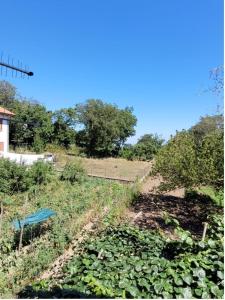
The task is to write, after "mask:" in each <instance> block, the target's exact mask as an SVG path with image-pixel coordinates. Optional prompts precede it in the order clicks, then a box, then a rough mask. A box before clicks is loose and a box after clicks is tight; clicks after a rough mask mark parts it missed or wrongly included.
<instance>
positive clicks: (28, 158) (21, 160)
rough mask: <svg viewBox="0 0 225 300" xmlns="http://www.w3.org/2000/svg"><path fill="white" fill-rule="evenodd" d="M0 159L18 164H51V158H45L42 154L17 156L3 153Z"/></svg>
mask: <svg viewBox="0 0 225 300" xmlns="http://www.w3.org/2000/svg"><path fill="white" fill-rule="evenodd" d="M2 157H4V158H8V159H9V160H12V161H15V162H16V163H18V164H24V165H27V166H29V165H32V164H33V163H34V162H35V161H38V160H42V161H45V162H53V156H50V157H46V156H45V155H44V154H19V153H10V152H7V153H3V155H2Z"/></svg>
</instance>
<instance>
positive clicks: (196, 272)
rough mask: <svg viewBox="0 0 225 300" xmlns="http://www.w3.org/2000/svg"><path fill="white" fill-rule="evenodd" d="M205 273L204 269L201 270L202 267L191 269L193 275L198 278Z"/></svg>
mask: <svg viewBox="0 0 225 300" xmlns="http://www.w3.org/2000/svg"><path fill="white" fill-rule="evenodd" d="M205 275H206V274H205V270H203V269H202V268H196V269H194V270H193V276H196V277H198V278H199V279H201V278H204V277H205Z"/></svg>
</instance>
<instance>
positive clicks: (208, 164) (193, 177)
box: [153, 131, 224, 188]
mask: <svg viewBox="0 0 225 300" xmlns="http://www.w3.org/2000/svg"><path fill="white" fill-rule="evenodd" d="M223 167H224V165H223V133H222V132H220V131H216V132H214V133H210V134H208V135H206V136H205V137H204V138H203V139H202V142H201V143H200V144H199V145H196V143H195V138H194V136H193V135H192V134H191V133H189V132H186V131H182V132H178V133H177V134H176V135H175V136H174V137H172V138H171V139H170V140H169V142H168V143H167V144H166V145H165V146H164V147H162V149H160V151H159V153H158V154H157V156H156V161H155V166H154V171H153V173H160V174H161V175H162V177H163V178H164V180H165V181H166V182H167V183H168V185H170V187H171V188H175V187H186V188H189V187H192V186H196V185H197V186H198V185H212V186H215V187H218V186H221V185H222V184H223V177H224V175H223Z"/></svg>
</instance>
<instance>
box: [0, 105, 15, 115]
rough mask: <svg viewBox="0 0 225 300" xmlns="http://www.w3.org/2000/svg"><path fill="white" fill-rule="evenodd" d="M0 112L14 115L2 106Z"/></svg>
mask: <svg viewBox="0 0 225 300" xmlns="http://www.w3.org/2000/svg"><path fill="white" fill-rule="evenodd" d="M0 114H3V115H7V116H14V115H15V114H14V113H13V112H11V111H9V110H7V109H5V108H3V107H1V106H0Z"/></svg>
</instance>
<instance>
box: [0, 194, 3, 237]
mask: <svg viewBox="0 0 225 300" xmlns="http://www.w3.org/2000/svg"><path fill="white" fill-rule="evenodd" d="M2 222H3V200H2V201H1V214H0V236H1V233H2Z"/></svg>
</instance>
